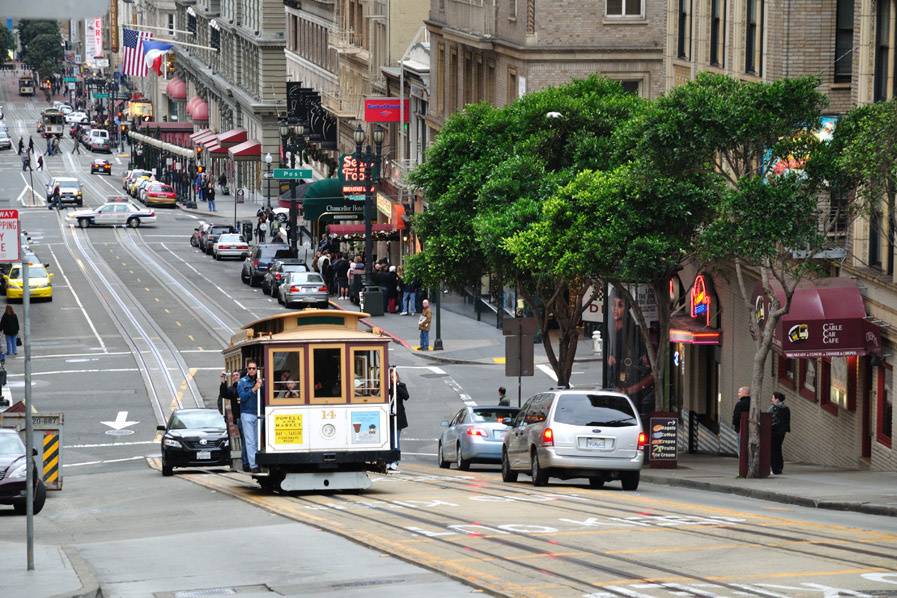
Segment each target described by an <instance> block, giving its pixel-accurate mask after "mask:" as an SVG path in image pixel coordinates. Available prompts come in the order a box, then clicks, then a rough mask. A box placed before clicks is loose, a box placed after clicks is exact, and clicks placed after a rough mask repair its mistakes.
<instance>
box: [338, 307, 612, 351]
mask: <svg viewBox="0 0 897 598" xmlns="http://www.w3.org/2000/svg"><path fill="white" fill-rule="evenodd" d="M443 296H445V295H443ZM330 303H331V305H332V306H334V307H336V308H338V309H345V310H349V311H359V308H358V306H357V305H353V304H352V303H350V302H348V301H336V300H334V299H331V301H330ZM430 307H431V309H433V323H432V325H431V326H430V349H431V350H430V351H420V350H419V348H420V331H419V330H418V328H417V320H418V318H419V317H420V314H414V315H411V316H400V315H399V314H389V313H387V314H384V315H382V316H377V317H371V318H366V319H364V320H362V323H363V324H365V325H366V326H368V327H370V328H373V327H374V326H376V327H378V328H380V329H381V330H382V331H383V333H384V334H386V335H387V336H389V337H390V338H391V339H392V340H393V341H394V342H396V343H398V344H400V345H402V346H403V347H405V348H406V349H408V350H409V351H414V353H415V354H416V355H419V356H420V357H423V358H425V359H429V360H431V361H436V362H441V363H455V364H469V365H496V364H503V363H504V362H505V337H504V335H503V334H502V332H501V329H499V328H496V327H495V314H489V315H488V316H487V315H485V314H484V315H483V319H482V321H479V322H478V321H476V320H475V319H474V318H469V317H467V316H464V315H461V314H458V313H455V312H454V311H450V310H448V309H445V308H444V307H443V309H442V310H441V317H442V325H441V332H442V345H443V349H442V350H441V351H433V350H432V349H433V343H434V341H435V340H436V338H437V337H436V309H435V307H434V306H433V305H432V304H431V306H430ZM534 354H535V355H534V357H535V363H536V365H539V364H547V363H548V357H547V356H546V355H545V348H544V347H543V346H542V343H541V342H540V343H537V344H536V345H535V346H534ZM594 361H601V358H599V357H597V356H596V355H595V354H594V353H593V352H592V340H591V339H583V338H581V339H580V340H579V344H578V346H577V348H576V362H577V363H582V362H594Z"/></svg>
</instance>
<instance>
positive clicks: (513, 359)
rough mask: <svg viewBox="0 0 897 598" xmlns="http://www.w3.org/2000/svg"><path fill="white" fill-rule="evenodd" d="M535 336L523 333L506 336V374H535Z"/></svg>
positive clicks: (511, 375) (509, 375)
mask: <svg viewBox="0 0 897 598" xmlns="http://www.w3.org/2000/svg"><path fill="white" fill-rule="evenodd" d="M534 353H535V352H534V347H533V337H532V336H529V335H526V334H521V335H513V336H506V337H505V376H508V377H513V376H518V377H520V376H534V375H535V370H534V367H533V366H534V364H535V354H534Z"/></svg>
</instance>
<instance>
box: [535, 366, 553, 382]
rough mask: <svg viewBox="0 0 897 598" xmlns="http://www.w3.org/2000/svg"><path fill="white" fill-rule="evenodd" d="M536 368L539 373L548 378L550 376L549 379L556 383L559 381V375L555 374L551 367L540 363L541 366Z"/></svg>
mask: <svg viewBox="0 0 897 598" xmlns="http://www.w3.org/2000/svg"><path fill="white" fill-rule="evenodd" d="M536 367H537V368H539V371H541V372H542V373H543V374H545V375H546V376H548V377H549V378H551V379H552V380H554V381H555V382H557V381H558V377H557V374H555V373H554V370H553V369H551V366H549V365H546V364H544V363H540V364H539V365H537V366H536Z"/></svg>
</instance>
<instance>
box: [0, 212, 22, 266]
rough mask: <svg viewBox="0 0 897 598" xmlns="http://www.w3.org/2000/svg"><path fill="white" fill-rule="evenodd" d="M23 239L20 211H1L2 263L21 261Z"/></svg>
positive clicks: (0, 255)
mask: <svg viewBox="0 0 897 598" xmlns="http://www.w3.org/2000/svg"><path fill="white" fill-rule="evenodd" d="M21 243H22V238H21V236H20V235H19V211H18V210H0V263H4V264H11V263H15V262H18V261H19V256H20V255H21Z"/></svg>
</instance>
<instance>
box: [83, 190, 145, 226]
mask: <svg viewBox="0 0 897 598" xmlns="http://www.w3.org/2000/svg"><path fill="white" fill-rule="evenodd" d="M68 217H69V218H71V219H72V220H74V221H75V222H77V223H78V226H80V227H81V228H87V227H89V226H99V225H110V226H116V225H121V226H130V227H131V228H137V227H139V226H141V225H143V224H155V222H156V211H155V210H150V209H143V208H139V207H137V206H135V205H134V204H133V203H131V201H130V198H128V197H110V198H109V199H108V200H107V201H106V203H104V204H103V205H101V206H100V207H98V208H94V209H89V210H76V211H74V212H72V213H71V214H69V216H68Z"/></svg>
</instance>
